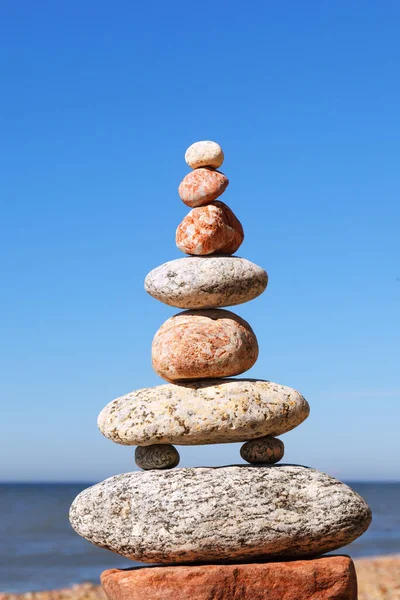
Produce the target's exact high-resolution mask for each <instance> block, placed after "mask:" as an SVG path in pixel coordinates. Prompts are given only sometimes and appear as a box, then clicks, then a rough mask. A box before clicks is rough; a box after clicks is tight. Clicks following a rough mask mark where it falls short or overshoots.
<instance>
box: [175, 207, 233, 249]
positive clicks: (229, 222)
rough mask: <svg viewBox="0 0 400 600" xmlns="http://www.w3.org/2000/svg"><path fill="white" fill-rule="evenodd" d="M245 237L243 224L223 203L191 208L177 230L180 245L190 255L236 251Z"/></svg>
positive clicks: (177, 239) (177, 240)
mask: <svg viewBox="0 0 400 600" xmlns="http://www.w3.org/2000/svg"><path fill="white" fill-rule="evenodd" d="M243 239H244V233H243V227H242V225H241V223H240V221H239V220H238V219H237V218H236V216H235V215H234V213H233V212H232V211H231V209H230V208H229V207H228V206H227V205H226V204H224V203H223V202H218V201H217V202H212V203H211V204H207V206H200V207H199V208H194V209H193V210H191V211H190V213H189V214H188V215H186V217H185V218H184V219H183V221H182V223H181V224H180V225H179V226H178V229H177V230H176V245H177V247H178V248H179V250H182V252H185V253H186V254H196V255H199V256H204V255H207V254H233V253H234V252H236V250H237V249H238V248H239V246H240V245H241V244H242V242H243Z"/></svg>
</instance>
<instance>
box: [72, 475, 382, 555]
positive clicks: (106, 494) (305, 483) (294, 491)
mask: <svg viewBox="0 0 400 600" xmlns="http://www.w3.org/2000/svg"><path fill="white" fill-rule="evenodd" d="M70 521H71V525H72V527H73V528H74V529H75V531H76V532H77V533H78V534H79V535H81V536H82V537H84V538H86V539H87V540H88V541H89V542H92V543H93V544H96V545H97V546H101V547H102V548H107V549H108V550H111V551H113V552H117V553H118V554H122V555H123V556H126V557H127V558H130V559H132V560H138V561H143V562H149V563H153V562H160V563H166V562H171V563H178V562H195V561H207V562H210V561H218V560H232V561H237V560H247V559H256V558H260V559H261V558H262V559H266V558H268V559H269V558H273V557H285V558H289V557H293V558H295V557H308V556H313V555H316V554H321V553H325V552H330V551H332V550H336V549H337V548H340V547H341V546H345V545H346V544H349V543H350V542H352V541H354V540H355V539H356V538H357V537H359V536H360V535H361V534H362V533H363V532H364V531H365V530H366V529H367V527H368V525H369V524H370V521H371V511H370V509H369V507H368V506H367V504H366V503H365V502H364V500H363V499H362V498H361V497H360V496H359V495H358V494H356V493H355V492H354V491H353V490H351V489H350V488H349V487H348V486H347V485H345V484H343V483H341V482H340V481H338V480H336V479H334V478H333V477H330V476H329V475H326V474H324V473H320V472H318V471H316V470H314V469H309V468H307V467H302V466H297V465H274V466H257V467H256V466H250V465H243V466H229V467H220V468H204V467H203V468H186V469H174V470H172V471H146V472H135V473H126V474H123V475H117V476H115V477H111V478H110V479H106V480H105V481H103V482H102V483H99V484H97V485H95V486H93V487H91V488H88V489H87V490H84V491H83V492H81V493H80V494H79V496H78V497H77V498H76V499H75V500H74V502H73V504H72V506H71V510H70Z"/></svg>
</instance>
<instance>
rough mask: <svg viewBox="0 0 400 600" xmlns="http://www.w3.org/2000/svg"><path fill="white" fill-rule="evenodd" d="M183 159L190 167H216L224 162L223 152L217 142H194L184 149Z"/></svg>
mask: <svg viewBox="0 0 400 600" xmlns="http://www.w3.org/2000/svg"><path fill="white" fill-rule="evenodd" d="M185 161H186V162H187V164H188V165H189V167H192V169H197V168H198V167H213V168H214V169H218V167H220V166H221V165H222V163H223V162H224V153H223V152H222V148H221V146H220V145H219V144H217V142H211V141H203V142H195V143H194V144H192V145H191V146H189V148H188V149H187V150H186V153H185Z"/></svg>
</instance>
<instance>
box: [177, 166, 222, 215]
mask: <svg viewBox="0 0 400 600" xmlns="http://www.w3.org/2000/svg"><path fill="white" fill-rule="evenodd" d="M228 183H229V180H228V178H227V177H226V175H224V174H223V173H221V172H220V171H215V170H214V169H209V168H205V167H202V168H199V169H195V170H194V171H191V172H190V173H188V174H187V175H186V177H184V178H183V180H182V182H181V184H180V186H179V188H178V193H179V196H180V197H181V199H182V200H183V202H184V203H185V204H186V205H187V206H191V207H192V208H194V207H195V206H202V205H203V204H208V203H209V202H212V201H213V200H215V199H216V198H218V196H220V195H221V194H223V193H224V191H225V190H226V188H227V186H228Z"/></svg>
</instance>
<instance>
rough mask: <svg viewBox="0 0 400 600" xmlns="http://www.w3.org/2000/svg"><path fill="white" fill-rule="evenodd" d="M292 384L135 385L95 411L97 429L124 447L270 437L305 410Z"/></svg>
mask: <svg viewBox="0 0 400 600" xmlns="http://www.w3.org/2000/svg"><path fill="white" fill-rule="evenodd" d="M309 413H310V407H309V405H308V403H307V400H305V398H304V397H303V396H302V395H301V394H300V393H299V392H297V391H296V390H294V389H293V388H290V387H287V386H284V385H279V384H278V383H273V382H271V381H263V380H259V379H214V380H203V381H191V382H189V383H185V384H180V385H172V384H164V385H158V386H155V387H151V388H143V389H140V390H135V391H134V392H131V393H130V394H127V395H126V396H121V397H120V398H116V400H113V401H112V402H110V403H109V404H107V406H106V407H105V408H103V410H102V411H101V413H100V415H99V417H98V421H97V424H98V426H99V429H100V431H101V433H102V434H103V435H104V436H105V437H106V438H108V439H110V440H111V441H113V442H115V443H117V444H122V445H124V446H149V445H151V444H177V445H182V446H192V445H198V444H224V443H230V442H246V441H247V440H251V439H255V438H261V437H264V436H266V435H271V436H276V435H281V434H282V433H286V432H287V431H290V430H292V429H294V428H295V427H297V426H298V425H300V423H302V422H303V421H304V420H305V419H306V418H307V417H308V415H309Z"/></svg>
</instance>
